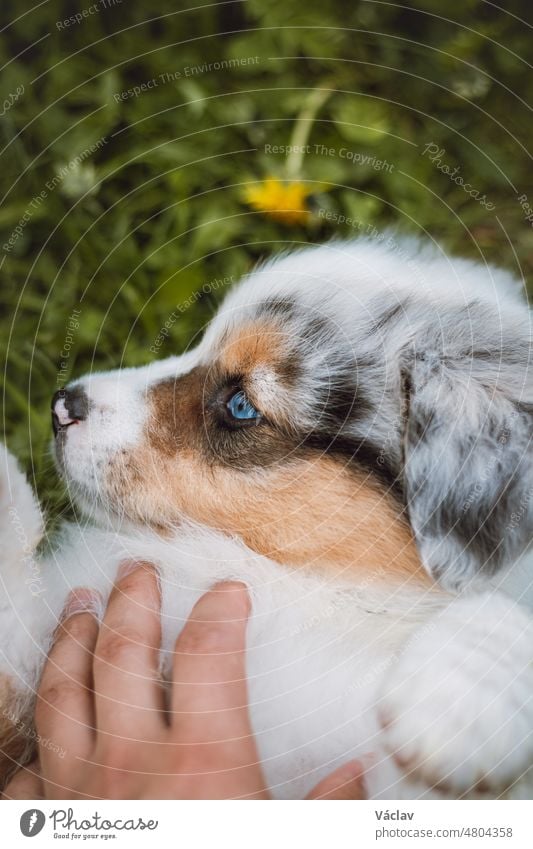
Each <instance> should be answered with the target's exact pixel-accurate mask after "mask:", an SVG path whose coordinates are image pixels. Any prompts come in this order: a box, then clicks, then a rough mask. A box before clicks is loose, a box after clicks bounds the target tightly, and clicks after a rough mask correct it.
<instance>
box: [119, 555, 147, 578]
mask: <svg viewBox="0 0 533 849" xmlns="http://www.w3.org/2000/svg"><path fill="white" fill-rule="evenodd" d="M148 565H149V564H148V563H146V562H145V561H143V560H133V559H132V560H123V561H122V563H121V564H120V566H119V567H118V572H117V581H121V580H122V578H125V577H126V576H127V575H131V573H132V572H135V570H136V569H140V568H141V566H148Z"/></svg>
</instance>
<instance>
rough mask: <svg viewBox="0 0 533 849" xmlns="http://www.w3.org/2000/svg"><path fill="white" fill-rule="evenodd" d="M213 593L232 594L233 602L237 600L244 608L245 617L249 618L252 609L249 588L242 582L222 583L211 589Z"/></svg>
mask: <svg viewBox="0 0 533 849" xmlns="http://www.w3.org/2000/svg"><path fill="white" fill-rule="evenodd" d="M210 591H211V592H215V593H231V594H232V600H235V601H237V602H239V603H240V604H242V606H243V616H246V617H247V616H249V615H250V610H251V607H252V604H251V601H250V594H249V592H248V587H247V586H246V584H243V583H242V582H241V581H220V583H218V584H215V585H214V586H212V587H211V590H210Z"/></svg>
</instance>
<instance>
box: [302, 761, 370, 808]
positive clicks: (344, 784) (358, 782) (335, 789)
mask: <svg viewBox="0 0 533 849" xmlns="http://www.w3.org/2000/svg"><path fill="white" fill-rule="evenodd" d="M307 798H308V799H330V800H331V799H366V792H365V785H364V778H363V766H362V764H361V763H359V761H350V762H349V763H346V764H344V765H343V766H341V767H339V769H336V770H335V772H332V773H331V775H328V776H327V777H326V778H324V779H322V781H321V782H320V783H319V784H317V786H316V787H315V788H314V789H313V790H311V792H310V794H309V795H308V797H307Z"/></svg>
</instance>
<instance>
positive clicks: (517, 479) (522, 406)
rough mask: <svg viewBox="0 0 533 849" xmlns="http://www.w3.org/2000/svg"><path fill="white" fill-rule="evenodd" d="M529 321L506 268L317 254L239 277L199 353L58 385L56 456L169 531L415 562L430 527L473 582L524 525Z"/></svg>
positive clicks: (392, 564) (334, 249) (432, 557)
mask: <svg viewBox="0 0 533 849" xmlns="http://www.w3.org/2000/svg"><path fill="white" fill-rule="evenodd" d="M393 245H395V243H393ZM413 263H415V265H416V271H417V273H416V274H415V273H414V266H413ZM529 333H530V325H529V314H528V311H527V309H526V307H525V306H524V305H523V304H522V302H521V301H520V299H519V297H518V296H517V294H516V292H515V290H514V288H513V284H512V281H510V280H509V279H508V278H507V276H506V275H505V274H503V273H502V272H497V271H494V270H493V269H488V270H487V269H483V268H479V267H477V266H474V265H472V264H469V263H465V262H458V261H454V262H451V261H450V260H448V259H446V258H442V257H439V256H436V255H433V254H429V253H426V254H424V253H418V255H416V254H415V253H413V254H412V255H411V258H409V256H408V255H406V254H405V251H402V256H399V255H398V250H397V246H391V245H389V246H388V247H387V246H383V245H376V244H374V243H365V242H358V243H355V244H353V245H332V246H327V247H322V248H318V249H310V250H308V251H305V252H301V253H298V254H294V255H292V256H289V257H285V258H284V259H281V260H278V261H277V262H274V263H273V264H270V265H268V266H266V267H265V268H263V269H261V270H259V271H257V272H255V273H254V274H253V275H251V276H250V277H249V278H248V279H247V280H245V281H244V282H243V283H242V284H241V285H240V287H238V288H237V289H236V290H235V291H234V292H232V294H231V295H230V297H229V298H228V299H227V301H226V303H225V304H224V306H223V308H222V309H221V310H220V312H219V314H218V316H217V317H216V318H215V320H214V321H213V323H212V324H211V325H210V327H209V328H208V330H207V332H206V334H205V336H204V339H203V341H202V343H201V344H200V345H199V347H198V348H196V349H195V350H194V351H192V352H189V353H187V354H185V355H183V356H181V357H171V358H169V359H168V360H164V361H159V362H157V363H153V364H152V365H150V366H147V367H144V368H140V369H125V370H121V371H117V372H111V373H108V374H94V375H89V376H87V377H85V378H83V379H81V380H79V381H76V382H74V383H73V384H71V385H69V386H68V387H67V388H66V389H65V390H62V392H60V393H57V394H56V396H55V397H54V401H53V408H52V409H53V420H54V424H55V429H56V453H57V457H58V462H59V466H60V468H61V470H62V473H63V474H64V476H65V478H66V480H67V482H68V484H69V486H70V489H71V492H72V493H73V495H74V496H75V497H76V498H77V500H78V501H79V502H80V503H81V504H82V505H83V506H84V507H85V508H86V509H90V510H93V511H94V510H99V511H102V510H103V511H104V512H105V513H106V514H112V515H115V516H118V517H124V518H126V519H127V520H129V521H130V522H131V521H133V522H135V523H140V524H142V523H148V524H150V525H151V526H153V527H156V528H159V529H161V530H162V531H163V532H164V531H166V530H168V529H171V528H173V527H174V526H175V525H177V524H179V523H180V522H181V521H182V520H184V519H188V520H192V521H194V522H198V523H201V524H205V525H208V526H210V527H215V528H217V529H220V530H222V531H224V532H227V533H230V534H235V535H238V536H240V537H242V538H243V539H244V541H245V542H246V543H247V544H248V545H250V546H251V547H252V548H254V549H255V550H257V551H259V552H261V553H264V554H267V555H269V556H271V557H274V558H276V559H279V560H282V561H283V562H286V563H295V564H300V563H307V564H313V563H320V564H324V563H336V564H339V565H343V566H347V565H351V566H356V567H357V568H360V569H363V568H365V567H370V568H373V569H375V568H376V567H378V568H380V569H383V568H385V569H386V570H387V571H388V570H392V571H394V570H397V571H398V572H399V573H403V574H405V572H406V571H410V570H413V569H414V568H416V564H417V554H416V549H415V546H414V544H413V540H416V544H417V550H418V552H419V554H420V557H421V560H422V562H423V564H424V565H425V566H426V568H427V570H428V571H429V572H430V573H432V574H433V575H435V576H437V577H439V578H441V579H443V580H444V581H445V582H447V583H448V584H454V583H455V584H456V583H460V582H461V581H463V580H465V579H468V578H470V577H471V576H472V575H473V574H475V573H477V572H479V571H480V570H485V571H488V572H490V571H492V570H493V569H494V568H496V567H497V566H498V565H499V564H500V563H501V562H502V560H504V559H505V558H506V557H509V556H510V555H511V554H512V553H514V552H517V551H518V550H519V549H520V547H521V546H523V544H524V541H525V539H527V537H528V531H529V515H526V514H527V513H528V509H523V510H522V513H523V515H522V519H521V522H518V523H517V522H516V521H515V522H514V524H515V527H511V525H512V524H513V516H512V514H513V513H514V514H515V517H516V515H517V510H519V509H520V504H522V502H523V501H524V498H525V496H526V494H527V491H528V486H533V481H531V480H530V477H529V476H530V461H529V458H528V454H527V450H528V441H529V435H530V432H531V407H530V404H531V403H532V402H533V390H532V383H531V378H530V376H529V372H528V364H529Z"/></svg>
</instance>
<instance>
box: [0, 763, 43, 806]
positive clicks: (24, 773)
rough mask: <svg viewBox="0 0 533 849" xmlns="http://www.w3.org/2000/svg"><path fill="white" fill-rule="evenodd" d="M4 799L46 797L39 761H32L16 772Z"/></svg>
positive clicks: (5, 789) (5, 791)
mask: <svg viewBox="0 0 533 849" xmlns="http://www.w3.org/2000/svg"><path fill="white" fill-rule="evenodd" d="M2 798H3V799H44V787H43V782H42V780H41V775H40V772H39V762H38V761H37V760H34V761H32V762H31V763H30V764H28V765H27V766H24V767H22V768H21V769H19V770H18V772H16V773H15V775H14V776H13V778H12V779H11V781H10V782H9V784H8V785H7V787H5V788H4V792H3V794H2Z"/></svg>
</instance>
